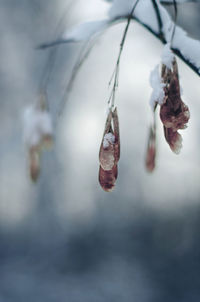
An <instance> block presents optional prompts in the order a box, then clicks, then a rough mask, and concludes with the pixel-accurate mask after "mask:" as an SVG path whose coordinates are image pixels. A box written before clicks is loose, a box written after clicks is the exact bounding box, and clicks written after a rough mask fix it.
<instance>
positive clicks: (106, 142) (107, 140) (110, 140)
mask: <svg viewBox="0 0 200 302" xmlns="http://www.w3.org/2000/svg"><path fill="white" fill-rule="evenodd" d="M114 142H115V136H114V135H113V134H112V133H111V132H109V133H106V134H105V135H104V138H103V147H104V149H105V148H108V147H109V145H110V144H112V145H113V144H114Z"/></svg>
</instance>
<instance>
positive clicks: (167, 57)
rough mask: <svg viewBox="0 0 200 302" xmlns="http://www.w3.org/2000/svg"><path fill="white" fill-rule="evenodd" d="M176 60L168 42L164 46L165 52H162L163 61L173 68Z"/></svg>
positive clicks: (169, 67)
mask: <svg viewBox="0 0 200 302" xmlns="http://www.w3.org/2000/svg"><path fill="white" fill-rule="evenodd" d="M173 60H174V54H173V52H172V51H171V49H170V44H169V43H167V44H165V46H164V47H163V52H162V59H161V61H162V63H163V64H164V65H166V66H167V68H168V69H171V68H172V62H173Z"/></svg>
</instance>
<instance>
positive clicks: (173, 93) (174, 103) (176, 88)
mask: <svg viewBox="0 0 200 302" xmlns="http://www.w3.org/2000/svg"><path fill="white" fill-rule="evenodd" d="M162 79H163V82H164V83H165V87H164V91H165V99H164V103H163V104H162V105H161V108H160V118H161V121H162V123H163V125H164V134H165V139H166V141H167V142H168V144H169V146H170V148H171V150H172V151H173V152H174V153H176V154H178V153H179V152H180V149H181V147H182V143H181V142H182V137H181V135H180V134H179V133H178V130H179V129H185V128H186V127H187V125H186V124H187V123H188V121H189V118H190V112H189V109H188V107H187V106H186V105H185V104H184V103H183V101H182V99H181V93H180V85H179V76H178V66H177V62H176V59H175V58H174V60H173V62H172V68H171V69H169V68H167V67H166V66H165V65H163V66H162Z"/></svg>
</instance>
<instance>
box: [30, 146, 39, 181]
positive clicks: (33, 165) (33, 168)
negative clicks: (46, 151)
mask: <svg viewBox="0 0 200 302" xmlns="http://www.w3.org/2000/svg"><path fill="white" fill-rule="evenodd" d="M29 173H30V178H31V180H32V181H33V182H36V181H37V180H38V177H39V174H40V154H39V151H38V150H37V149H36V148H34V147H32V148H31V149H30V151H29Z"/></svg>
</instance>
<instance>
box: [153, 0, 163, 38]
mask: <svg viewBox="0 0 200 302" xmlns="http://www.w3.org/2000/svg"><path fill="white" fill-rule="evenodd" d="M152 4H153V7H154V10H155V13H156V17H157V21H158V28H159V35H160V38H161V39H164V36H163V32H162V28H163V22H162V18H161V15H160V10H159V7H158V3H157V0H152Z"/></svg>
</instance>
